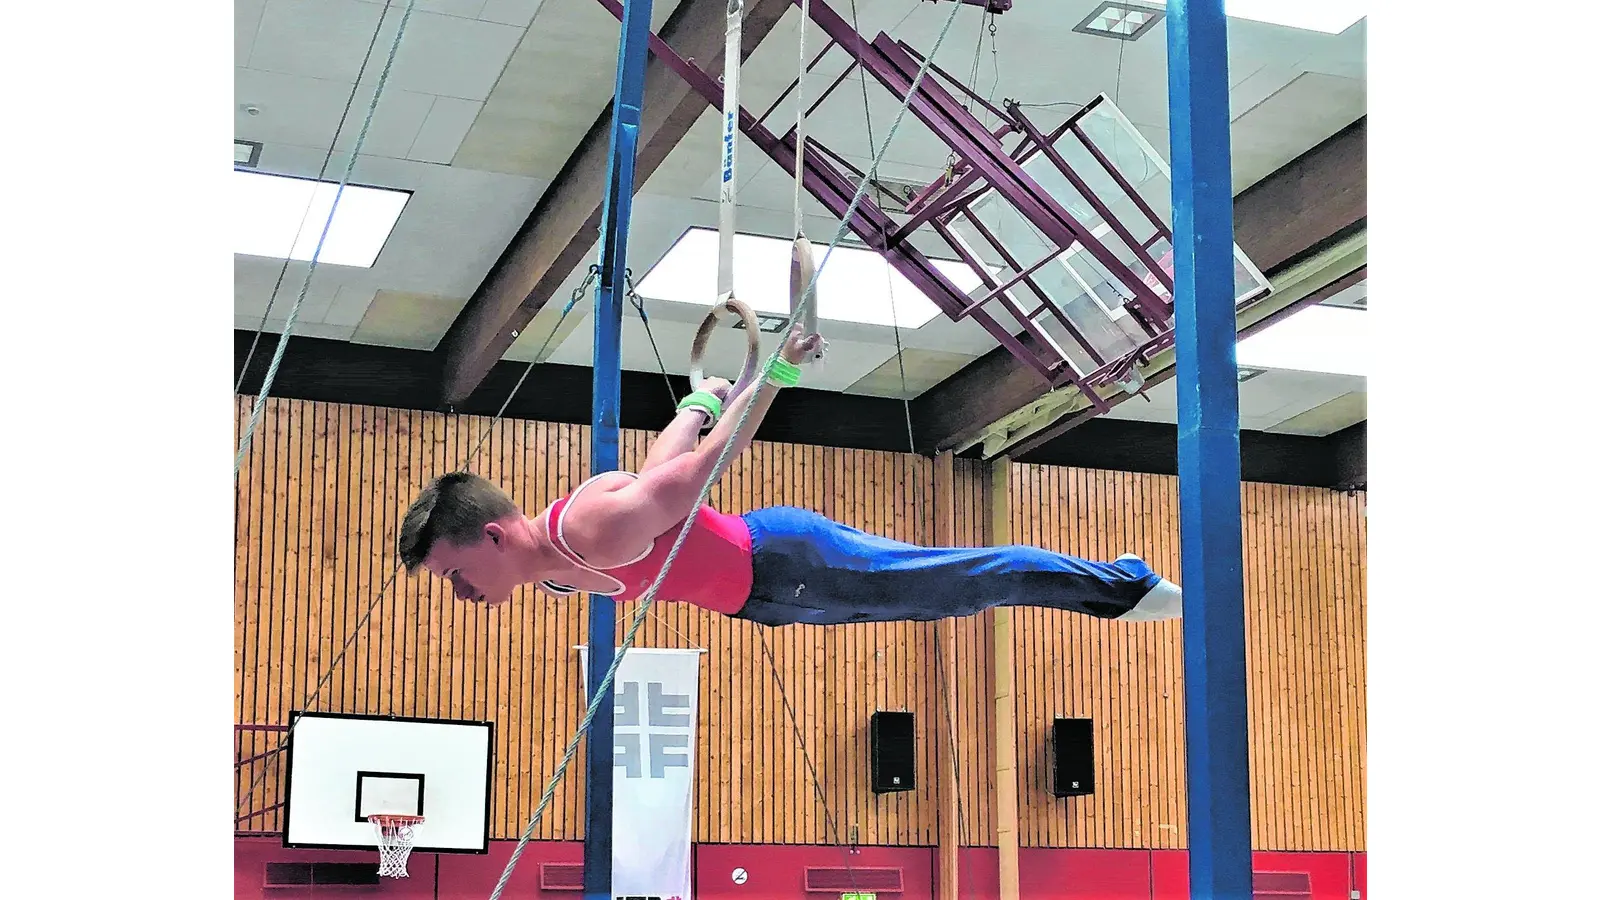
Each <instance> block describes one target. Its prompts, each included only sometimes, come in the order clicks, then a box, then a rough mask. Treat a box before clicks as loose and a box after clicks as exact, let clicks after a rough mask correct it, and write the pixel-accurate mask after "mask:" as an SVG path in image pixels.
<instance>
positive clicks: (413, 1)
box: [233, 0, 417, 481]
mask: <svg viewBox="0 0 1600 900" xmlns="http://www.w3.org/2000/svg"><path fill="white" fill-rule="evenodd" d="M416 5H417V0H406V10H405V12H404V13H402V14H401V16H400V27H399V28H397V29H395V33H394V41H393V43H391V44H390V45H389V56H388V58H386V59H385V60H384V61H383V71H382V72H379V73H378V84H377V89H376V90H374V91H373V93H372V101H371V102H370V103H368V104H367V114H366V117H365V118H363V119H362V121H361V131H360V133H358V134H357V135H356V144H355V146H354V147H352V148H350V159H349V160H348V161H347V162H346V163H345V165H344V174H342V175H340V176H339V187H338V189H337V190H335V191H334V193H333V205H332V206H331V207H329V209H328V218H327V220H326V221H325V222H323V223H322V233H321V234H320V235H318V236H317V246H316V248H315V249H313V250H312V251H311V264H310V265H309V266H308V267H307V268H306V277H305V278H304V279H303V280H301V282H300V294H299V296H297V297H295V299H294V306H292V307H290V308H289V316H288V318H286V319H284V322H283V334H280V335H278V346H277V348H276V349H274V350H273V351H272V362H271V363H269V364H268V365H267V374H266V375H265V376H264V377H263V378H262V379H261V390H259V391H257V392H256V403H255V408H254V409H252V410H251V411H250V423H249V424H248V425H246V426H245V430H244V437H243V438H241V439H240V441H239V452H238V453H237V454H236V455H235V456H234V458H233V477H234V480H235V481H237V480H238V478H239V467H240V466H241V465H243V464H244V455H245V454H246V453H247V452H249V450H250V438H251V436H252V435H254V434H255V431H256V425H257V424H259V423H260V421H261V412H262V410H264V409H265V408H266V405H267V396H268V395H269V394H271V393H272V382H273V381H274V380H275V379H277V377H278V367H279V366H280V365H282V364H283V354H284V351H285V350H286V349H287V348H288V346H289V336H290V335H291V334H293V333H294V323H295V319H297V318H299V317H300V307H301V306H302V305H303V304H304V303H305V302H306V293H307V292H308V291H310V289H311V276H312V275H313V274H315V273H316V271H317V264H318V263H319V262H321V260H322V245H323V244H324V243H325V242H326V241H327V240H328V231H329V230H330V229H331V228H332V227H333V218H334V216H335V214H337V213H338V211H339V200H340V199H341V198H343V197H344V189H345V186H346V185H348V184H349V183H350V175H351V173H352V172H354V171H355V167H356V160H357V159H359V158H360V157H361V147H362V145H364V144H366V142H367V131H368V129H370V128H371V127H372V117H373V116H374V115H376V114H377V112H378V101H379V100H380V99H381V98H382V97H383V88H384V86H385V85H386V84H388V82H389V72H390V71H391V70H392V69H393V68H394V58H395V54H396V53H398V52H399V51H400V39H401V38H403V37H405V34H406V25H407V24H408V23H409V22H410V21H411V11H412V10H413V9H415V8H416ZM385 9H386V10H387V7H385ZM378 27H379V28H382V27H383V23H382V19H381V18H380V19H379V24H378ZM335 138H337V135H335ZM298 238H299V235H298V234H296V239H297V240H298ZM291 252H292V251H291Z"/></svg>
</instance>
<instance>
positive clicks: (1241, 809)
mask: <svg viewBox="0 0 1600 900" xmlns="http://www.w3.org/2000/svg"><path fill="white" fill-rule="evenodd" d="M1167 84H1168V94H1169V102H1170V105H1171V118H1172V122H1171V125H1172V243H1173V250H1174V264H1175V271H1174V276H1173V277H1174V281H1175V289H1176V291H1175V292H1176V300H1175V302H1176V316H1175V317H1176V325H1175V341H1176V348H1177V368H1178V381H1177V386H1178V517H1179V527H1180V530H1181V535H1182V548H1183V589H1184V595H1185V596H1184V604H1183V606H1184V609H1183V677H1184V711H1185V715H1186V720H1187V726H1186V731H1185V737H1186V745H1187V746H1186V753H1187V761H1188V776H1189V777H1188V784H1189V791H1188V805H1189V892H1190V896H1191V897H1194V898H1205V900H1250V897H1251V876H1250V868H1251V867H1250V852H1251V848H1250V765H1249V763H1250V758H1249V737H1248V729H1247V725H1248V719H1247V706H1246V696H1245V658H1244V564H1243V556H1244V548H1243V541H1242V539H1241V536H1240V531H1241V510H1240V501H1239V381H1238V373H1237V372H1238V370H1237V363H1236V344H1237V339H1238V335H1237V330H1236V329H1237V327H1238V323H1237V319H1236V316H1235V310H1234V284H1233V271H1234V262H1233V173H1232V162H1231V159H1230V156H1231V154H1230V151H1229V133H1228V128H1229V116H1228V25H1227V19H1226V17H1225V16H1224V15H1223V9H1222V0H1170V2H1169V3H1168V4H1167Z"/></svg>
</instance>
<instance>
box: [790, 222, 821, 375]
mask: <svg viewBox="0 0 1600 900" xmlns="http://www.w3.org/2000/svg"><path fill="white" fill-rule="evenodd" d="M816 274H817V263H816V260H815V259H814V258H813V257H812V254H811V242H810V241H808V240H806V239H805V238H804V237H796V238H795V239H794V249H793V251H792V252H791V253H790V254H789V321H791V322H793V321H794V313H795V310H796V309H798V308H799V306H800V301H801V300H803V299H804V298H805V295H806V288H807V287H808V286H809V285H810V284H811V281H812V279H813V278H815V277H816ZM819 294H820V289H819V290H818V291H813V292H812V294H811V305H810V306H807V307H806V312H805V315H804V316H801V317H800V327H801V334H803V335H806V336H810V335H813V334H817V333H818V332H817V306H818V305H819V303H820V301H821V299H822V298H821V297H820V296H819ZM821 359H822V344H821V343H818V344H817V349H816V350H814V351H813V352H812V353H811V357H810V359H809V360H807V361H808V362H811V361H817V360H821Z"/></svg>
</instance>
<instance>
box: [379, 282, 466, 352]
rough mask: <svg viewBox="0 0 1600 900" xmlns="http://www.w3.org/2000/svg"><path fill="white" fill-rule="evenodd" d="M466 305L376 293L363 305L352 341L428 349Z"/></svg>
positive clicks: (429, 297) (451, 299)
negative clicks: (369, 301) (359, 321)
mask: <svg viewBox="0 0 1600 900" xmlns="http://www.w3.org/2000/svg"><path fill="white" fill-rule="evenodd" d="M466 303H467V301H466V299H465V298H461V297H440V296H436V295H432V294H413V293H407V292H404V291H378V293H377V294H376V295H375V296H374V297H373V298H372V302H371V304H369V305H368V306H367V311H366V314H365V315H363V316H362V317H361V324H359V325H357V326H356V329H355V332H354V335H353V337H352V340H354V341H355V342H356V343H359V344H379V345H382V346H385V347H406V348H409V349H413V350H432V349H433V348H434V345H436V344H438V343H439V338H441V337H444V333H445V332H446V331H448V330H449V329H450V323H451V322H453V321H455V318H456V315H457V314H458V313H460V312H461V308H462V307H463V306H465V305H466Z"/></svg>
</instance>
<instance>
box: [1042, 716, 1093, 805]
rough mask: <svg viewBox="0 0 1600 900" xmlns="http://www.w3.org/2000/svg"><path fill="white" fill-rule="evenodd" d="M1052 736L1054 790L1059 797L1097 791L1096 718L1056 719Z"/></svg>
mask: <svg viewBox="0 0 1600 900" xmlns="http://www.w3.org/2000/svg"><path fill="white" fill-rule="evenodd" d="M1050 738H1051V740H1050V744H1051V751H1052V752H1051V756H1052V757H1053V759H1052V766H1051V768H1052V770H1053V774H1054V776H1055V777H1054V778H1053V779H1052V781H1051V784H1050V789H1051V792H1052V793H1054V794H1055V795H1056V796H1057V797H1080V796H1083V795H1085V794H1092V793H1094V720H1093V719H1056V720H1055V723H1054V725H1053V726H1052V728H1051V729H1050Z"/></svg>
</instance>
